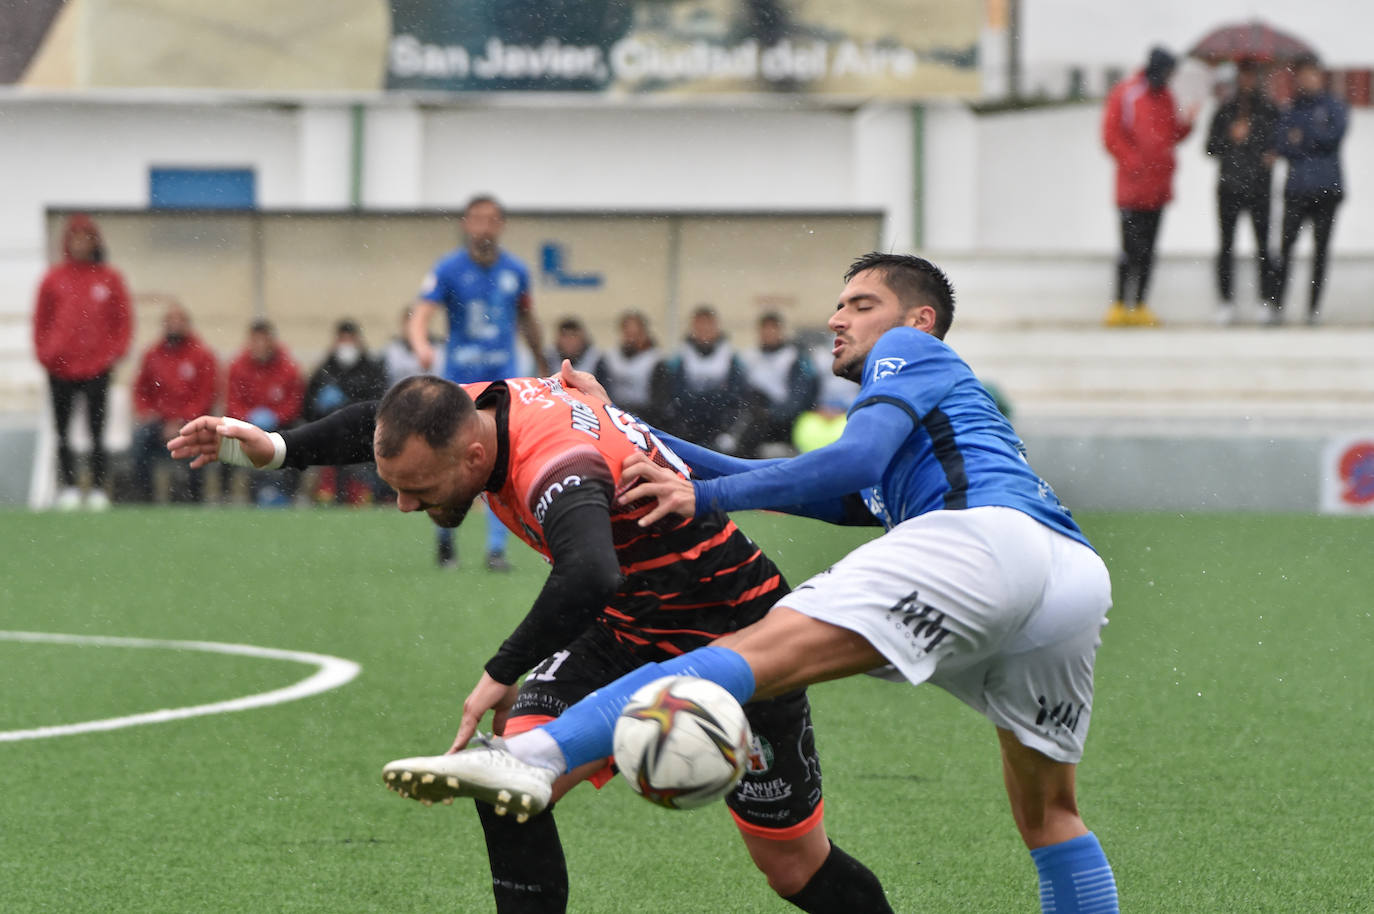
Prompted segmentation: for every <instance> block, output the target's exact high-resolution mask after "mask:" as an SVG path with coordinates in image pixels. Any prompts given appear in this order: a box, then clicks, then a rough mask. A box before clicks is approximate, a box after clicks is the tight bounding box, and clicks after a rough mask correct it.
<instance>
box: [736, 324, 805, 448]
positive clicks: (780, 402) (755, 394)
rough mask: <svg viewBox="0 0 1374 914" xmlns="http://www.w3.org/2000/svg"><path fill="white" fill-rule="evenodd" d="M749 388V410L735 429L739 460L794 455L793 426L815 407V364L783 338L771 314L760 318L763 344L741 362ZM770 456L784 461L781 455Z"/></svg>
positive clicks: (760, 338) (781, 327)
mask: <svg viewBox="0 0 1374 914" xmlns="http://www.w3.org/2000/svg"><path fill="white" fill-rule="evenodd" d="M740 361H741V363H742V364H743V365H744V377H745V380H746V381H747V382H748V385H749V393H748V398H749V401H748V407H747V408H746V410H745V412H744V416H743V418H742V419H741V421H740V422H739V423H738V424H737V425H736V426H735V432H734V436H735V438H736V439H737V440H738V442H739V444H738V448H737V451H736V452H737V453H738V454H739V455H740V456H741V457H759V456H767V455H763V454H760V453H759V450H760V448H762V447H763V446H764V445H769V444H771V445H779V444H780V445H782V448H783V450H790V449H791V444H790V442H791V440H792V425H793V423H795V422H796V421H797V417H798V416H800V415H801V414H802V412H804V411H805V410H807V409H810V408H811V406H812V405H813V404H814V403H815V402H816V388H817V379H816V371H815V369H814V368H813V367H812V365H811V359H810V358H809V357H808V356H807V354H806V353H805V352H803V351H802V349H801V347H800V346H798V345H797V344H796V343H795V342H792V341H791V340H788V339H786V338H785V337H784V336H783V325H782V317H781V315H779V314H776V313H774V312H769V313H767V314H765V315H763V316H762V317H760V318H759V342H758V345H757V346H755V347H754V348H752V349H748V350H746V351H745V352H744V353H743V355H742V356H741V357H740ZM772 456H783V455H780V454H777V455H772Z"/></svg>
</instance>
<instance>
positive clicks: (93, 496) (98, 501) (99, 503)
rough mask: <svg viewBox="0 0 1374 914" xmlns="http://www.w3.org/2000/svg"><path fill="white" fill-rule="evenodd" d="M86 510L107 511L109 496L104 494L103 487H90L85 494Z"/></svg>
mask: <svg viewBox="0 0 1374 914" xmlns="http://www.w3.org/2000/svg"><path fill="white" fill-rule="evenodd" d="M86 510H87V511H108V510H110V496H108V495H106V494H105V490H104V489H91V491H90V492H89V493H88V494H87V495H86Z"/></svg>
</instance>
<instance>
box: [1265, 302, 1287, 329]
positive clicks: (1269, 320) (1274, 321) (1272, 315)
mask: <svg viewBox="0 0 1374 914" xmlns="http://www.w3.org/2000/svg"><path fill="white" fill-rule="evenodd" d="M1264 322H1265V323H1266V324H1268V325H1269V326H1270V327H1277V326H1279V325H1280V324H1282V323H1283V312H1282V311H1280V310H1279V309H1278V308H1275V307H1274V306H1273V305H1270V306H1269V310H1268V311H1266V312H1265V314H1264Z"/></svg>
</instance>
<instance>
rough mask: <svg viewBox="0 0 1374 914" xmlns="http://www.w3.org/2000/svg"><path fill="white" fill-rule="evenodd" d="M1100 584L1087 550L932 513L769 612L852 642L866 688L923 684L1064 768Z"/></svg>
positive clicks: (1081, 724)
mask: <svg viewBox="0 0 1374 914" xmlns="http://www.w3.org/2000/svg"><path fill="white" fill-rule="evenodd" d="M1111 604H1112V596H1111V581H1110V579H1109V577H1108V575H1107V568H1106V566H1105V565H1104V564H1103V563H1102V559H1101V558H1099V557H1098V555H1097V553H1095V552H1093V550H1092V549H1090V548H1088V547H1087V546H1085V545H1083V544H1082V543H1080V542H1078V541H1077V540H1074V539H1071V538H1069V537H1067V536H1065V535H1063V534H1062V533H1058V532H1056V531H1054V530H1051V529H1050V528H1049V527H1046V526H1045V525H1043V524H1041V523H1039V522H1038V521H1036V520H1034V519H1032V518H1031V517H1030V516H1028V515H1026V514H1023V513H1021V512H1020V511H1016V510H1014V509H1012V508H996V507H983V508H968V509H966V510H962V511H932V512H930V513H929V514H923V515H921V516H920V517H914V518H912V519H911V520H908V521H905V522H904V523H902V524H899V525H898V526H896V527H894V528H893V529H892V530H891V531H889V532H888V533H887V534H886V535H884V536H880V537H878V538H877V539H875V540H873V541H871V542H869V543H866V544H864V545H863V546H860V547H859V548H858V549H855V550H854V551H853V552H851V553H850V554H849V555H847V556H845V557H844V558H843V559H841V560H840V561H839V562H837V563H836V564H835V565H833V566H831V567H830V568H829V569H827V570H826V571H823V572H821V573H820V574H818V575H816V576H815V577H813V578H811V579H810V580H808V581H806V582H805V583H803V584H802V585H801V586H799V587H798V588H797V589H796V590H794V591H792V593H790V594H789V595H788V596H786V597H784V598H783V599H782V600H780V601H779V605H780V606H786V607H788V608H789V609H793V610H796V611H797V612H800V613H803V614H804V615H807V616H811V617H812V618H814V619H819V620H821V621H823V622H828V623H830V624H832V625H837V626H840V627H841V628H846V629H849V630H851V631H854V632H857V633H858V634H860V635H863V636H864V637H865V638H866V639H867V640H868V641H869V643H870V644H872V645H873V646H874V647H875V648H876V649H877V650H878V651H879V652H880V653H881V654H882V655H883V656H884V657H886V658H887V659H888V661H889V662H890V663H891V666H890V667H887V668H885V669H883V670H875V671H874V675H879V676H885V677H887V678H896V679H902V678H905V679H907V680H909V681H910V682H912V683H913V684H917V685H919V684H920V683H922V682H926V681H929V682H932V683H934V684H935V685H938V686H940V687H941V688H943V689H945V690H946V691H947V692H949V693H950V694H952V695H954V696H955V697H956V698H958V699H959V700H960V701H962V702H964V703H965V704H967V705H968V706H969V707H971V708H973V709H974V710H976V711H978V712H979V713H981V714H982V715H983V716H985V717H986V718H988V720H990V721H992V722H993V723H994V724H995V725H997V726H999V727H1005V728H1006V729H1008V730H1011V731H1012V732H1013V733H1014V734H1015V735H1016V738H1017V740H1019V741H1020V742H1021V744H1022V745H1024V746H1029V747H1030V748H1032V749H1036V750H1038V751H1040V752H1043V753H1044V754H1045V755H1048V756H1049V757H1050V758H1053V759H1056V760H1058V761H1061V762H1077V761H1078V760H1079V759H1080V758H1081V757H1082V755H1083V741H1084V739H1085V738H1086V736H1087V733H1088V722H1089V719H1090V718H1091V715H1092V697H1093V661H1094V659H1095V658H1096V656H1097V648H1098V645H1100V644H1101V643H1102V639H1101V637H1100V633H1101V629H1102V626H1104V625H1106V624H1107V610H1108V609H1109V608H1110V607H1111Z"/></svg>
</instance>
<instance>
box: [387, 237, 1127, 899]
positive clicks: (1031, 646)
mask: <svg viewBox="0 0 1374 914" xmlns="http://www.w3.org/2000/svg"><path fill="white" fill-rule="evenodd" d="M845 279H846V285H845V288H844V291H843V292H842V293H841V295H840V300H839V303H838V305H837V307H836V310H835V313H834V314H833V315H832V316H831V318H830V321H829V326H830V329H831V330H832V331H833V332H834V334H835V340H834V346H833V350H832V352H833V356H834V365H833V370H834V372H835V374H837V375H840V376H843V377H847V378H850V379H852V380H855V381H858V382H860V383H861V385H862V387H861V389H860V391H859V395H858V398H857V399H856V400H855V402H854V405H853V406H852V407H851V408H850V418H849V423H848V425H847V426H846V428H845V431H844V434H843V435H842V437H841V438H840V439H839V440H838V441H836V442H835V443H834V444H831V445H829V446H827V447H824V448H821V449H819V450H816V451H812V452H810V453H808V454H803V455H802V456H800V457H795V458H790V459H787V460H780V461H742V460H738V459H735V458H730V457H725V456H723V455H720V454H715V453H714V452H711V451H708V450H706V449H704V448H700V447H695V446H693V445H690V444H688V443H687V442H682V441H678V440H676V439H672V438H666V439H665V440H666V441H667V442H668V445H669V447H671V448H673V449H674V450H675V451H676V452H677V453H678V454H679V455H680V456H681V457H682V458H683V460H685V461H686V462H687V463H688V464H689V465H690V466H692V467H693V468H694V471H695V472H696V473H697V474H698V476H699V477H704V476H711V477H714V478H698V479H696V480H691V479H685V478H681V477H676V476H674V477H672V478H669V474H665V473H662V472H659V471H658V470H657V469H655V468H653V467H651V466H649V465H646V463H645V462H643V461H638V460H635V458H631V460H633V461H634V465H633V466H630V465H628V464H627V467H626V472H625V475H624V476H623V477H622V481H623V480H625V479H630V478H638V479H639V480H640V482H639V484H638V485H637V486H635V487H633V488H631V489H630V490H629V491H627V492H625V493H623V495H622V496H621V497H622V498H623V499H636V498H642V497H645V496H650V495H651V496H654V497H656V498H658V500H659V504H658V506H657V508H656V509H655V510H654V511H652V512H649V513H648V514H646V515H645V516H644V517H643V518H642V519H641V520H640V521H639V522H640V523H641V524H649V523H653V522H655V521H656V520H658V519H659V518H660V517H662V516H664V515H666V514H668V513H678V514H683V515H686V516H689V517H690V516H695V515H697V514H698V513H700V512H706V511H712V510H721V509H724V510H736V509H745V508H763V507H768V508H772V509H774V510H783V511H787V512H789V513H794V514H801V515H805V516H810V517H817V518H821V519H824V520H829V521H831V522H834V523H875V522H876V523H881V524H882V525H883V526H884V527H886V528H887V532H886V533H885V534H884V535H882V536H880V537H878V538H877V539H874V540H872V541H871V542H869V543H866V544H864V545H863V546H860V547H859V548H857V549H855V550H854V551H853V552H851V553H850V554H849V555H847V556H845V557H844V558H842V559H841V560H840V561H838V562H837V563H836V564H835V565H833V566H832V567H831V568H829V569H828V570H826V571H825V572H822V573H821V574H819V575H816V576H815V577H813V578H811V579H810V580H808V581H806V582H805V583H803V584H802V585H801V586H799V587H797V588H796V590H794V591H793V592H792V593H791V594H790V595H788V596H786V597H784V598H782V599H781V600H780V601H779V602H778V604H777V605H776V606H775V607H774V608H773V609H772V610H771V611H770V612H769V613H768V615H767V616H765V617H764V618H763V619H761V620H759V621H758V622H756V623H754V624H753V625H750V626H748V627H746V628H744V629H742V630H740V631H739V632H737V633H734V634H731V635H727V636H725V637H723V638H721V639H719V640H718V641H716V642H715V643H714V644H713V645H711V646H709V647H705V648H701V649H698V650H694V651H691V652H690V653H687V654H684V655H683V656H681V657H677V658H674V659H672V660H669V661H665V662H661V663H653V664H649V665H647V666H645V667H641V668H640V669H639V670H636V671H635V672H634V673H631V674H629V675H627V676H624V677H622V678H621V679H619V680H617V681H616V682H614V683H611V684H610V685H608V686H605V687H603V688H601V689H599V690H598V691H597V692H595V693H593V694H592V695H589V696H588V697H587V698H586V699H583V700H582V701H581V702H579V703H578V704H576V705H574V706H573V707H572V708H569V709H568V710H567V711H565V712H564V713H563V715H562V716H561V717H559V718H558V719H556V720H554V721H551V722H549V723H548V724H546V725H544V726H542V727H539V728H537V729H535V730H531V731H529V732H528V733H524V734H521V735H519V736H516V737H513V738H512V739H511V740H509V741H507V742H506V743H505V744H502V743H500V742H495V743H493V744H490V745H488V746H484V747H481V748H475V749H465V750H463V751H461V752H458V753H457V754H453V755H447V756H435V757H433V758H431V759H426V760H423V762H424V767H425V768H426V770H432V771H433V772H435V773H436V774H437V775H440V776H449V775H451V776H453V777H454V781H453V783H456V784H459V785H460V788H459V790H458V791H457V793H458V794H459V795H466V794H463V790H464V789H471V788H472V787H478V788H480V789H484V790H488V791H489V790H491V789H496V788H499V789H505V790H509V791H510V792H511V793H512V794H515V795H516V796H517V797H518V798H519V799H520V800H523V799H524V798H526V797H528V798H529V801H530V803H529V805H530V807H531V808H533V809H536V810H537V809H539V808H542V806H543V804H545V803H546V802H547V798H548V796H549V786H548V785H550V784H552V782H553V780H554V778H555V777H557V775H558V774H559V773H561V772H563V771H567V770H570V769H572V768H575V767H577V766H578V765H581V764H584V763H586V762H588V761H590V760H593V759H597V758H604V757H605V756H607V755H609V754H610V753H611V737H612V730H613V728H614V726H615V721H616V718H617V716H618V715H619V713H620V710H621V708H623V707H624V705H625V703H626V701H628V699H629V696H630V695H631V694H632V693H633V692H634V691H635V690H636V689H637V688H639V687H640V686H641V685H643V684H645V683H647V682H650V681H652V680H654V679H657V678H659V677H661V676H668V675H675V674H682V675H690V676H698V677H701V678H704V679H710V680H712V681H714V682H716V683H719V684H720V685H722V686H724V687H725V688H726V689H727V690H728V691H730V693H731V694H733V695H734V696H735V697H736V698H737V699H739V700H740V701H741V702H742V701H745V700H747V699H749V698H759V697H767V696H771V695H777V694H780V693H782V692H785V691H787V690H789V689H795V688H798V687H800V686H803V685H808V684H811V683H817V682H822V681H825V680H828V679H837V678H841V677H844V676H850V675H854V674H857V673H872V674H876V675H880V676H884V677H886V678H893V679H903V678H904V679H906V680H908V681H910V682H911V683H913V684H920V683H923V682H931V683H934V684H936V685H938V686H940V687H941V688H943V689H945V690H946V691H948V692H950V693H951V694H953V695H954V696H955V697H957V698H959V699H960V700H961V701H963V702H964V703H965V704H967V705H969V706H970V707H972V708H973V709H974V710H976V711H978V712H979V713H980V714H982V715H983V716H984V717H986V718H987V719H988V720H990V721H991V722H992V723H993V724H994V726H995V727H996V728H997V736H998V742H999V744H1000V749H1001V756H1002V768H1003V775H1004V781H1005V786H1006V790H1007V795H1008V797H1009V799H1010V801H1011V809H1012V816H1013V818H1014V820H1015V822H1016V826H1017V829H1018V830H1019V831H1020V833H1021V837H1022V838H1023V840H1024V841H1025V843H1026V846H1027V848H1028V849H1029V850H1030V854H1031V857H1032V859H1033V861H1034V863H1035V865H1036V868H1037V870H1038V871H1039V876H1040V901H1041V907H1042V910H1044V911H1046V912H1050V911H1053V912H1056V914H1072V912H1089V914H1110V912H1116V911H1117V910H1118V905H1117V892H1116V883H1115V879H1114V877H1113V875H1112V869H1111V866H1110V864H1108V862H1107V858H1106V856H1105V854H1104V853H1103V850H1102V847H1101V845H1100V844H1099V843H1098V840H1097V838H1096V836H1094V835H1093V833H1092V832H1090V831H1089V830H1088V828H1087V826H1086V825H1084V823H1083V820H1082V818H1081V817H1080V816H1079V813H1078V806H1077V800H1076V795H1075V788H1074V777H1075V772H1076V767H1077V763H1078V761H1079V759H1080V758H1081V757H1082V754H1083V743H1084V739H1085V737H1086V735H1087V731H1088V725H1089V721H1090V717H1091V708H1092V693H1093V664H1094V660H1095V658H1096V654H1097V648H1098V646H1099V644H1100V643H1101V639H1100V630H1101V628H1102V626H1103V625H1105V624H1106V614H1107V610H1108V609H1109V607H1110V606H1111V582H1110V579H1109V577H1108V574H1107V569H1106V567H1105V565H1104V564H1103V563H1102V560H1101V559H1100V558H1099V557H1098V555H1097V553H1096V552H1094V551H1093V549H1092V548H1091V546H1089V545H1088V543H1087V540H1086V538H1085V537H1084V536H1083V533H1082V531H1081V530H1079V528H1078V526H1077V524H1076V523H1075V522H1074V521H1073V519H1072V517H1071V516H1070V515H1069V512H1068V511H1067V510H1066V509H1065V508H1064V507H1063V506H1062V505H1061V504H1060V502H1059V499H1058V498H1057V497H1056V496H1055V494H1054V492H1053V490H1052V489H1051V488H1050V487H1049V485H1048V484H1047V483H1045V482H1044V481H1043V480H1041V479H1040V478H1039V477H1038V476H1037V475H1036V474H1035V473H1034V472H1033V471H1032V470H1031V468H1030V466H1029V464H1028V463H1027V462H1026V459H1025V456H1024V452H1023V448H1022V446H1021V442H1020V440H1019V439H1018V438H1017V437H1016V434H1015V432H1014V431H1013V430H1012V428H1011V426H1010V425H1009V424H1008V423H1007V421H1006V419H1005V418H1003V416H1002V415H1001V413H999V412H998V410H997V408H996V406H995V404H994V403H993V400H992V398H991V397H990V396H989V395H988V394H987V392H986V390H984V389H983V387H982V385H981V384H980V383H979V382H978V380H977V378H976V377H974V375H973V372H972V371H971V370H970V369H969V367H968V365H967V364H965V363H964V362H963V360H962V359H960V358H959V357H958V355H957V354H955V352H954V350H952V349H950V348H949V347H948V346H947V345H946V344H945V343H944V342H943V341H942V340H943V337H944V335H945V332H946V331H947V330H948V329H949V325H950V322H951V320H952V319H953V315H954V293H953V289H952V288H951V287H950V284H949V281H948V280H947V279H946V277H945V275H944V274H943V273H942V272H941V271H940V270H939V269H938V268H937V267H935V266H934V265H933V264H931V263H930V262H928V261H926V260H923V259H921V258H918V257H911V256H906V255H898V254H876V253H875V254H869V255H867V256H865V257H862V258H860V259H859V260H857V261H856V262H855V263H854V264H853V265H852V266H851V268H850V270H849V272H848V273H847V274H846V276H845ZM578 382H579V384H580V385H581V386H587V387H590V386H591V384H592V382H591V379H590V378H589V377H587V376H581V377H579V379H578ZM407 761H408V762H409V763H410V764H411V765H412V767H416V766H415V762H416V761H417V760H413V759H412V760H407ZM464 785H467V786H464Z"/></svg>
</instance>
